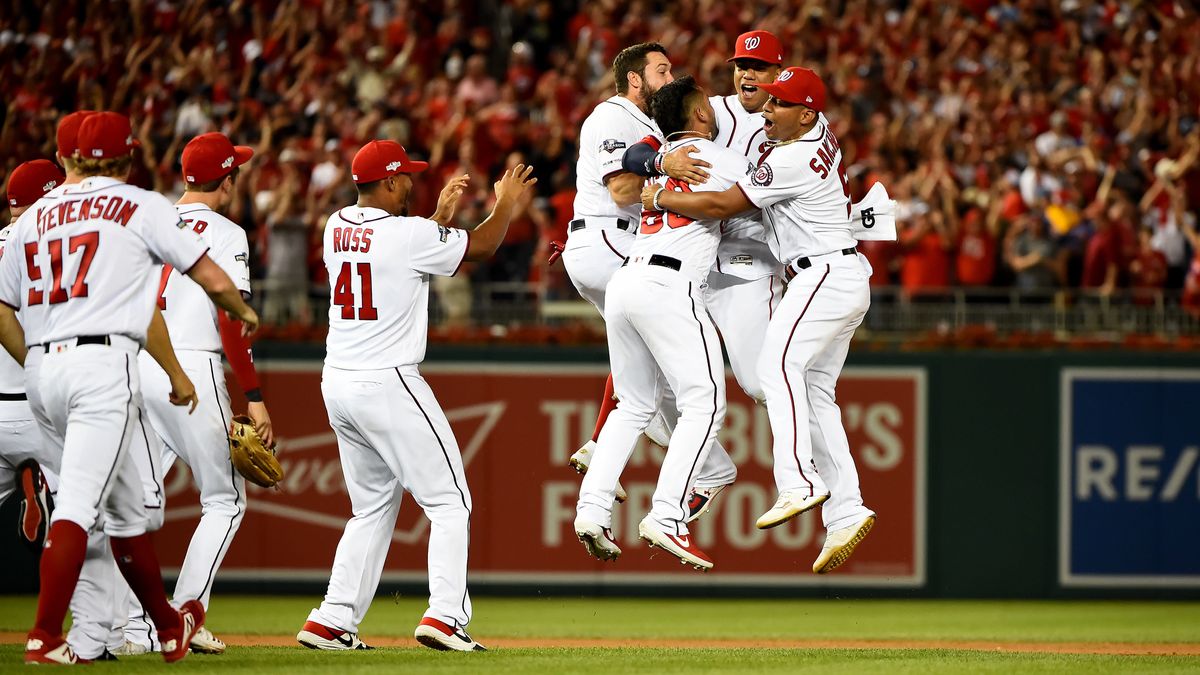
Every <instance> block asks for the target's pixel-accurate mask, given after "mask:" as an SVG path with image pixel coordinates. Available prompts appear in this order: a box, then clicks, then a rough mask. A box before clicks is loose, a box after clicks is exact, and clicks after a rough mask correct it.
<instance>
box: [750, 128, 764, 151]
mask: <svg viewBox="0 0 1200 675" xmlns="http://www.w3.org/2000/svg"><path fill="white" fill-rule="evenodd" d="M765 133H767V131H766V129H762V128H759V130H758V131H756V132H754V133H753V134H750V140H748V141H746V156H747V157H749V156H750V148H752V147H754V139H756V138H758V135H759V134H765Z"/></svg>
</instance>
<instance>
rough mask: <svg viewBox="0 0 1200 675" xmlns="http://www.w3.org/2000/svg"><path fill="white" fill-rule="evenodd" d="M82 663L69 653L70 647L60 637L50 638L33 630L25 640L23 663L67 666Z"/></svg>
mask: <svg viewBox="0 0 1200 675" xmlns="http://www.w3.org/2000/svg"><path fill="white" fill-rule="evenodd" d="M82 662H83V659H80V658H79V657H78V656H75V652H73V651H71V645H69V644H67V641H66V640H65V639H63V637H62V636H61V635H60V636H58V637H56V638H52V637H48V636H46V635H45V634H43V633H41V632H39V631H36V630H35V631H33V632H31V633H30V634H29V638H28V639H26V640H25V663H29V664H39V663H51V664H57V665H67V666H69V665H71V664H74V663H82Z"/></svg>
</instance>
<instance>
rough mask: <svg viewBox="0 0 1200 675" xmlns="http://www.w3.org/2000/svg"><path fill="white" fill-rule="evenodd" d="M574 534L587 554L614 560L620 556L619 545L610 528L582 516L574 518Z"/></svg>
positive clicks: (601, 558) (600, 558)
mask: <svg viewBox="0 0 1200 675" xmlns="http://www.w3.org/2000/svg"><path fill="white" fill-rule="evenodd" d="M575 536H576V537H578V538H579V541H580V543H582V544H583V548H584V549H586V550H587V552H588V554H589V555H591V556H592V557H594V558H597V559H599V560H604V561H608V560H616V559H617V558H620V557H621V547H620V546H617V540H616V539H614V538H613V533H612V530H610V529H609V528H607V527H603V526H601V525H599V524H598V523H593V522H591V521H590V520H584V519H583V518H576V519H575Z"/></svg>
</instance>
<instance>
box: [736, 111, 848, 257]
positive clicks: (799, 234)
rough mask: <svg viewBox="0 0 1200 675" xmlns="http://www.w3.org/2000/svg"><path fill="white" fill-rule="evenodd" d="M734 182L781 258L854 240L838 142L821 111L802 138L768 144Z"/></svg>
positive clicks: (830, 248)
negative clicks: (747, 173)
mask: <svg viewBox="0 0 1200 675" xmlns="http://www.w3.org/2000/svg"><path fill="white" fill-rule="evenodd" d="M738 187H740V188H741V189H742V192H744V193H745V194H746V198H747V199H749V200H750V202H751V203H752V204H754V205H755V206H757V207H759V208H760V209H762V212H763V223H764V225H766V227H767V233H768V242H769V243H770V245H771V250H772V251H773V252H774V253H775V255H776V257H777V258H778V259H779V260H780V261H781V262H785V263H786V262H790V261H791V260H794V259H795V258H797V257H800V256H807V255H820V254H824V253H830V252H833V251H838V250H841V249H845V248H853V247H854V246H856V245H857V241H856V240H855V239H854V228H853V226H852V225H851V223H850V186H849V184H848V183H847V181H846V172H845V169H844V168H843V166H842V150H841V146H840V145H839V143H838V140H837V138H836V137H835V136H834V135H833V130H832V129H830V128H829V121H828V120H826V119H825V116H824V115H818V118H817V123H816V125H814V126H813V128H812V129H811V130H809V132H808V133H807V134H805V135H804V136H802V137H801V138H799V139H797V140H795V141H787V142H783V143H779V144H777V145H775V146H773V147H771V148H769V149H768V150H767V152H766V153H764V154H763V156H762V157H761V158H760V159H759V162H758V168H757V169H756V170H755V171H754V174H753V175H752V176H750V177H748V178H746V179H744V180H742V181H740V182H739V183H738Z"/></svg>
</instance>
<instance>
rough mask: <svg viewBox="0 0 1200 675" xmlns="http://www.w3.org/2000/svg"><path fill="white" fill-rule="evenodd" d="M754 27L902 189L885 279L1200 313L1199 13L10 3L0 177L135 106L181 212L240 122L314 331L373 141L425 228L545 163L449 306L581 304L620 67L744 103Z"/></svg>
mask: <svg viewBox="0 0 1200 675" xmlns="http://www.w3.org/2000/svg"><path fill="white" fill-rule="evenodd" d="M752 28H762V29H768V30H771V31H773V32H775V33H776V34H777V35H778V36H780V38H781V39H782V41H783V43H784V45H785V48H786V50H787V53H786V54H785V59H784V60H785V63H786V64H789V65H804V66H808V67H811V68H814V69H816V70H817V71H818V72H819V73H820V74H821V75H822V76H823V77H824V78H825V80H826V82H827V83H828V85H829V87H830V101H831V109H830V110H828V111H827V114H828V116H829V118H830V119H831V120H832V122H833V125H834V127H835V131H836V133H837V135H838V137H839V138H840V139H841V146H842V150H843V152H844V154H845V157H846V162H845V163H846V166H847V167H848V171H849V173H850V174H851V177H852V179H853V183H852V186H853V191H854V194H855V196H856V197H861V196H862V195H863V194H865V192H866V189H867V188H868V187H869V186H870V185H871V184H872V183H873V182H875V181H882V182H883V183H884V184H885V185H886V186H887V187H888V189H889V191H890V192H891V193H892V195H893V197H894V198H896V199H897V200H899V201H900V204H901V211H902V216H903V218H902V226H901V236H900V241H899V242H897V243H895V244H882V243H879V242H872V243H870V244H864V245H863V247H862V248H863V250H864V252H865V253H867V255H868V256H869V257H870V259H871V261H872V263H873V264H874V267H875V270H876V272H875V276H874V278H873V279H872V283H874V284H880V285H891V284H896V285H900V286H902V287H903V289H905V291H906V292H907V293H909V294H912V295H920V294H922V293H930V292H933V293H936V292H939V291H941V290H942V289H948V288H955V287H984V286H990V287H1009V288H1017V289H1021V290H1022V291H1025V290H1029V291H1031V292H1032V291H1034V290H1036V289H1050V288H1085V289H1093V290H1094V291H1095V292H1096V294H1097V295H1105V294H1110V293H1112V292H1113V291H1116V290H1118V289H1168V290H1170V291H1172V292H1173V293H1176V294H1177V293H1178V292H1179V290H1181V289H1182V290H1183V291H1184V293H1183V295H1184V297H1185V302H1187V301H1188V298H1190V299H1191V301H1192V302H1197V303H1200V258H1198V257H1197V255H1196V251H1197V250H1200V241H1198V240H1197V237H1196V235H1195V232H1194V228H1195V220H1196V212H1197V209H1200V161H1198V159H1200V40H1198V38H1197V36H1200V20H1198V18H1197V14H1196V11H1195V10H1194V9H1193V8H1192V6H1191V5H1190V3H1185V2H1170V1H1159V2H1133V1H1113V0H1109V1H1090V0H1055V1H1054V2H1050V1H1044V2H1043V1H1033V0H1016V1H1004V0H1002V1H993V0H965V1H964V2H961V3H941V2H934V1H931V0H912V1H910V2H904V1H892V0H845V1H841V2H839V1H830V0H760V1H759V2H755V3H730V2H723V1H721V0H677V1H675V2H651V1H648V0H631V1H630V0H597V1H588V2H582V1H577V0H480V1H478V2H466V1H463V2H459V1H456V0H411V1H410V0H375V1H373V2H334V1H331V0H278V1H276V0H232V1H221V0H207V1H202V0H158V1H150V0H0V93H2V95H3V99H4V105H3V106H0V108H2V109H3V112H2V115H3V126H2V131H0V148H2V151H0V172H3V175H0V178H3V176H6V175H7V172H8V171H9V170H11V169H12V167H14V166H15V165H16V164H17V163H19V162H21V161H24V160H27V159H32V158H36V157H52V156H53V151H54V128H55V124H56V121H57V119H58V118H59V117H60V116H61V115H62V114H64V113H66V112H70V111H72V110H77V109H94V110H105V109H107V110H120V111H124V112H128V113H129V114H130V115H131V116H132V117H133V118H134V122H135V126H136V127H137V132H136V133H137V134H138V135H139V137H140V138H141V140H142V143H143V145H142V148H141V150H140V157H141V162H140V163H139V165H138V167H137V169H136V173H135V176H134V177H133V182H135V183H138V184H141V185H143V186H146V187H153V188H155V189H157V190H160V191H162V192H163V193H165V194H167V195H168V196H169V197H174V196H176V195H178V194H179V193H180V192H181V190H182V184H181V179H180V176H179V153H180V150H181V149H182V147H183V144H184V143H186V141H187V140H188V139H190V138H191V137H192V136H195V135H197V134H200V133H202V132H204V131H208V130H214V129H215V130H220V131H223V132H225V133H227V134H228V135H229V136H231V137H232V138H233V139H234V141H235V142H238V143H243V144H248V145H252V146H254V147H256V149H257V157H256V158H255V160H253V162H252V163H251V165H250V167H249V170H243V172H242V176H241V178H240V180H239V183H240V198H239V199H238V201H237V203H236V205H235V207H234V213H233V214H232V215H233V218H234V220H235V221H237V222H240V223H241V224H243V226H245V227H246V228H247V229H248V231H249V233H250V236H251V241H252V242H253V249H254V254H255V256H256V260H255V270H256V276H257V277H259V278H261V279H262V286H261V287H262V288H265V289H267V291H268V293H270V295H271V297H272V298H273V299H274V302H272V303H271V304H270V306H268V307H267V308H265V309H266V312H265V317H264V318H265V319H266V320H268V321H275V322H286V321H297V322H301V323H306V322H310V321H312V320H313V319H314V317H313V316H312V313H313V310H312V309H311V305H310V297H309V293H308V290H307V289H308V288H309V287H310V286H312V285H321V284H324V283H325V279H324V278H323V274H324V271H323V267H322V265H321V264H320V261H321V252H320V248H319V247H320V241H321V237H320V232H319V230H320V228H321V227H322V226H323V224H324V221H325V218H326V216H327V215H328V214H329V213H331V212H332V211H333V210H335V209H336V208H338V207H340V206H343V205H345V204H348V203H350V202H352V201H353V200H354V191H353V186H352V185H351V183H350V181H349V178H348V175H347V168H348V165H349V160H350V157H351V156H352V155H353V153H354V152H355V151H356V150H357V148H358V147H359V146H360V145H361V144H362V143H364V142H365V141H367V140H369V139H372V138H391V139H395V140H398V141H400V142H401V143H402V144H404V145H405V146H406V147H407V148H408V149H409V151H410V154H414V155H417V156H420V157H424V158H427V159H428V160H429V161H430V162H431V163H432V165H433V166H432V168H431V169H430V170H429V171H428V172H427V174H426V175H423V176H422V177H420V178H419V179H418V180H417V188H416V191H415V193H414V195H413V198H412V202H411V204H410V207H411V212H412V213H414V214H418V215H427V214H429V213H432V211H433V208H434V204H435V202H436V198H437V194H438V192H439V190H440V188H441V186H442V185H443V184H444V182H445V181H446V180H447V179H448V178H449V177H450V176H452V175H455V174H458V173H464V172H465V173H469V174H470V175H471V177H472V183H471V190H470V191H469V193H468V194H467V196H466V197H465V198H464V200H463V203H462V205H463V206H462V208H461V210H460V214H461V215H460V217H461V219H462V220H463V221H464V222H468V223H469V222H478V221H479V219H480V218H481V217H482V216H483V215H486V213H487V210H488V209H489V208H490V205H489V204H488V203H487V202H486V200H487V198H488V193H489V192H490V186H491V182H492V180H494V178H495V177H497V176H498V175H499V174H500V172H501V171H502V170H503V168H504V167H505V166H506V165H510V164H513V163H516V162H527V163H532V164H533V165H534V166H535V167H536V172H537V173H536V175H537V176H538V179H539V180H538V184H537V190H536V193H535V194H531V195H530V198H529V199H528V200H527V201H526V203H525V204H523V205H522V207H521V210H520V212H519V214H518V215H517V216H516V217H515V218H514V220H513V223H512V226H511V228H510V231H509V234H508V237H507V239H506V241H505V244H504V247H503V248H502V249H501V251H500V253H499V254H498V255H497V256H496V258H495V260H494V261H492V262H490V263H487V264H480V265H476V266H475V267H474V268H473V269H471V270H469V281H468V279H467V278H466V276H465V275H463V278H461V279H458V280H454V281H451V282H448V283H449V285H448V286H443V287H441V288H440V289H439V290H440V292H441V293H442V294H444V295H446V296H447V297H450V296H451V295H453V294H459V295H462V294H469V291H470V289H469V284H470V283H476V284H478V283H481V282H497V281H499V282H535V283H541V284H544V287H545V288H546V289H547V294H548V297H560V298H566V297H570V296H572V295H573V290H571V287H570V284H569V283H568V282H567V281H566V280H565V278H564V277H563V272H562V270H561V267H553V268H551V267H547V265H546V263H545V260H546V258H547V254H548V244H549V242H550V241H551V240H555V239H558V240H562V239H564V238H565V236H566V225H567V222H568V221H569V220H570V219H571V204H572V199H573V196H574V165H575V158H576V146H575V142H576V138H577V136H578V131H579V127H580V124H581V123H582V121H583V118H584V117H585V116H586V115H587V113H588V112H589V111H590V110H591V108H592V107H593V106H594V105H595V104H596V103H597V102H598V101H601V100H603V99H604V98H607V97H608V96H610V95H611V94H612V93H613V83H612V75H611V73H610V69H609V66H610V64H611V61H612V58H613V56H614V55H615V54H616V52H617V51H618V50H619V49H620V48H622V47H624V46H626V45H629V44H632V43H635V42H641V41H646V40H655V41H658V42H661V43H662V44H664V45H665V46H666V47H667V49H668V51H669V53H670V56H671V58H672V60H673V62H674V63H675V64H676V67H675V73H676V75H677V76H678V75H681V74H684V73H690V74H693V75H695V76H696V77H697V78H698V79H699V80H700V82H701V83H702V84H704V85H705V86H706V87H707V88H708V89H709V90H710V91H711V92H713V93H718V94H728V93H732V81H731V80H732V78H731V66H730V65H728V64H726V62H725V59H726V58H727V57H728V56H729V55H730V54H731V53H732V51H733V39H734V38H735V37H736V36H737V35H738V34H739V33H740V32H742V31H745V30H748V29H752ZM1148 301H1149V300H1148Z"/></svg>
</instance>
